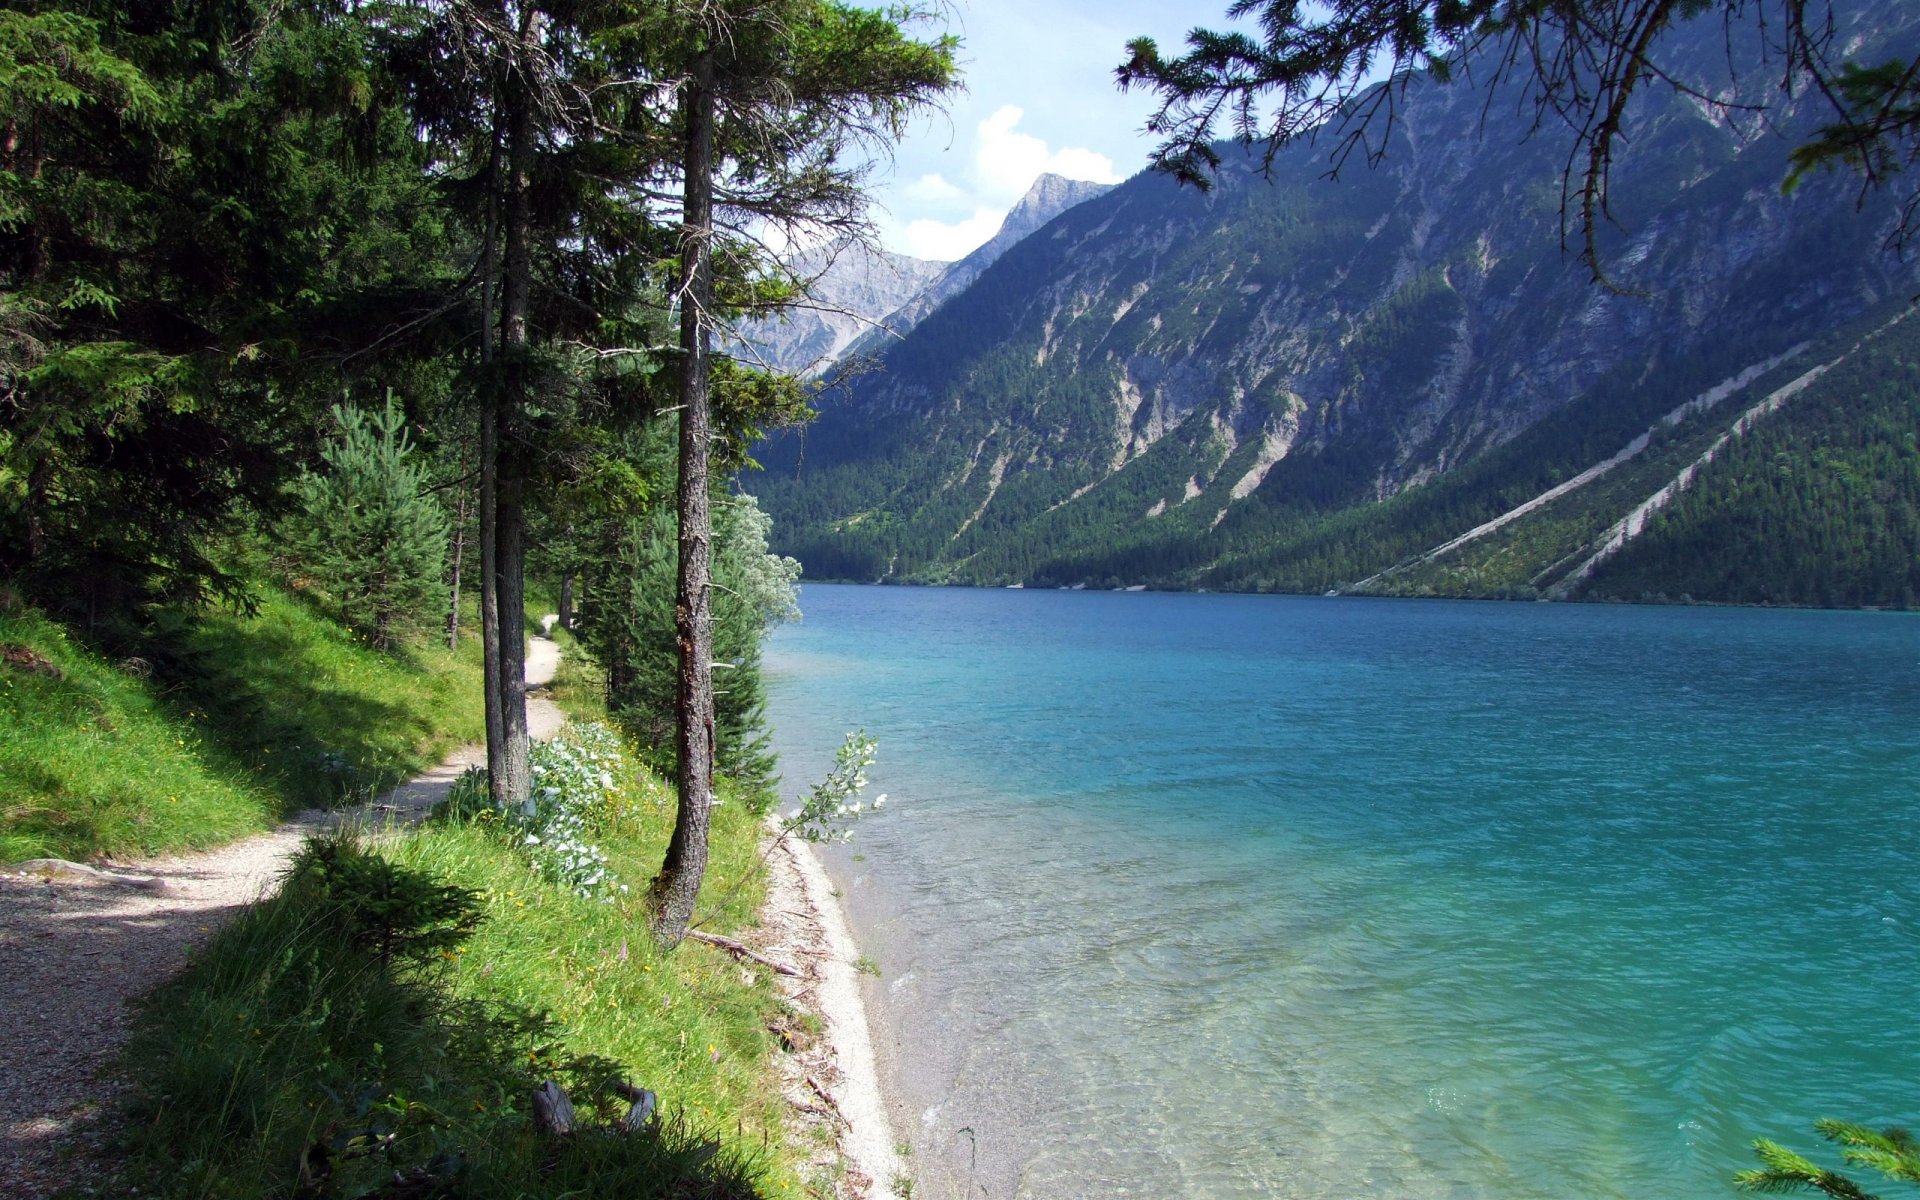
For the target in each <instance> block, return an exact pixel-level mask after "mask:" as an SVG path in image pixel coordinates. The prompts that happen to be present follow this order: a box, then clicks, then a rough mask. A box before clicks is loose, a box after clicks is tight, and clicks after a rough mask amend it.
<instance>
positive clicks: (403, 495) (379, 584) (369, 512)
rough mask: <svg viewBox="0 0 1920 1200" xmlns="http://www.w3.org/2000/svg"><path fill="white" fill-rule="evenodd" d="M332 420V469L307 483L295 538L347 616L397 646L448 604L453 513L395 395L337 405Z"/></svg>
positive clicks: (379, 641)
mask: <svg viewBox="0 0 1920 1200" xmlns="http://www.w3.org/2000/svg"><path fill="white" fill-rule="evenodd" d="M333 417H334V421H335V422H336V424H337V425H338V427H339V428H338V432H337V433H336V434H335V435H334V436H333V437H332V438H330V439H329V440H328V441H327V443H326V445H325V446H324V447H322V449H321V452H320V453H321V457H323V458H324V459H325V460H326V462H327V465H328V467H329V468H331V469H330V470H328V471H327V472H326V473H325V474H317V475H316V474H309V475H307V476H305V477H304V478H302V479H301V480H300V483H299V492H300V497H301V500H302V502H303V508H302V512H301V514H300V516H299V517H298V518H297V519H296V520H295V522H294V525H295V528H294V530H293V541H294V544H295V545H296V546H297V547H298V548H299V555H300V558H301V560H302V562H303V564H304V565H305V567H306V568H307V569H308V570H309V571H311V572H312V573H313V575H314V576H315V578H316V579H318V581H319V582H320V584H321V586H322V587H323V588H324V589H325V590H326V592H327V594H328V595H329V596H330V597H331V598H332V599H333V601H334V602H335V603H336V604H338V605H339V606H340V615H341V619H342V620H343V621H345V622H346V623H347V624H348V625H349V626H351V627H353V628H355V629H358V630H360V631H361V632H363V633H365V634H366V635H367V637H368V638H369V639H370V640H371V641H372V643H373V645H374V646H376V647H378V648H380V649H390V648H392V647H393V646H395V645H397V644H398V643H399V642H401V641H402V640H404V638H405V637H406V635H407V634H408V633H410V632H412V631H414V630H416V629H418V628H420V627H422V626H424V625H425V624H427V623H428V622H429V621H431V620H432V619H433V618H434V617H435V616H437V615H438V614H439V613H440V611H441V606H442V605H444V604H445V602H446V585H445V582H444V580H443V578H442V575H443V572H444V570H445V565H446V558H447V515H446V513H445V512H444V511H443V510H442V509H441V507H440V505H439V504H438V503H436V502H435V501H434V500H433V498H432V497H431V496H429V495H427V494H426V492H425V487H426V484H427V468H426V466H425V465H424V464H423V463H421V462H419V461H417V460H416V459H415V458H414V456H413V453H412V445H411V444H410V441H409V439H408V437H407V430H406V417H405V415H404V414H403V413H402V412H401V411H400V408H399V406H398V405H396V404H395V403H394V400H393V396H392V395H391V394H389V395H388V396H387V402H386V405H385V407H384V408H381V409H379V410H376V411H371V412H370V411H366V410H363V409H361V408H359V407H358V406H356V405H354V404H351V403H348V404H340V405H336V406H335V407H334V410H333Z"/></svg>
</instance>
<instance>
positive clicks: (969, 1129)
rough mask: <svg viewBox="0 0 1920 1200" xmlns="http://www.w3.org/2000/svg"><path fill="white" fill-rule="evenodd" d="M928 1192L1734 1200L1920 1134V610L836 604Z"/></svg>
mask: <svg viewBox="0 0 1920 1200" xmlns="http://www.w3.org/2000/svg"><path fill="white" fill-rule="evenodd" d="M802 607H803V609H804V610H805V612H806V614H807V615H806V619H805V620H804V621H803V622H802V623H800V624H798V625H795V626H791V627H788V628H785V629H782V630H781V631H779V632H778V633H777V634H776V635H775V637H774V639H773V641H772V642H771V644H770V645H769V647H768V654H767V665H768V668H769V671H768V675H769V683H770V690H771V693H772V712H773V718H774V722H775V726H776V743H777V745H778V747H779V749H780V752H781V756H782V763H783V768H784V771H785V774H786V776H787V780H788V784H789V791H797V790H798V789H799V787H800V786H801V785H803V784H804V783H805V782H806V781H808V780H811V779H815V778H818V777H819V776H820V775H821V774H822V773H823V772H824V769H825V766H826V764H827V762H828V760H829V759H830V756H831V753H832V750H833V748H834V747H835V746H836V745H837V744H838V743H839V740H840V738H841V735H842V734H843V733H844V731H845V730H847V729H849V728H852V727H855V726H863V727H865V728H866V729H867V730H868V731H869V732H871V733H874V734H876V735H877V736H878V737H879V739H880V747H881V751H880V752H881V761H880V763H879V764H878V765H877V766H876V768H875V769H874V771H873V779H874V790H875V791H884V792H887V793H888V794H889V796H890V799H889V802H888V807H887V808H886V809H885V810H884V812H883V814H881V815H880V816H878V817H877V818H874V819H869V820H867V821H866V822H864V823H863V824H862V825H861V827H860V830H859V836H858V842H857V845H856V847H855V848H856V849H857V850H858V851H859V853H860V857H859V858H855V857H853V856H851V855H842V856H840V857H839V859H838V861H837V862H836V863H835V864H834V865H835V866H836V868H837V874H838V875H839V878H840V879H841V880H842V886H843V888H844V889H845V892H846V896H847V899H848V903H849V906H850V908H851V909H852V911H853V915H854V919H855V924H856V928H857V929H858V931H859V933H860V935H861V938H862V942H863V946H864V947H865V948H866V949H867V950H868V951H869V953H871V954H872V956H873V957H874V958H875V959H877V960H878V962H879V963H880V964H881V966H882V969H883V971H884V977H883V980H882V982H881V985H880V986H879V988H878V989H876V990H877V991H878V992H879V994H880V995H881V996H883V997H884V1000H883V1009H882V1012H881V1013H880V1014H879V1015H880V1016H881V1018H882V1020H883V1022H884V1024H885V1026H886V1030H885V1031H884V1032H883V1033H882V1035H881V1040H882V1042H883V1043H884V1044H886V1045H890V1046H891V1047H893V1062H892V1064H891V1073H892V1076H893V1078H892V1082H893V1083H894V1084H895V1085H896V1090H897V1091H898V1093H899V1094H900V1096H901V1098H902V1101H903V1103H904V1107H905V1117H906V1120H905V1121H904V1122H902V1124H903V1125H905V1126H908V1127H910V1128H907V1129H905V1130H903V1132H907V1133H910V1134H911V1136H912V1140H913V1142H914V1144H915V1159H914V1162H915V1167H916V1170H917V1171H918V1172H919V1173H920V1174H921V1176H922V1179H921V1183H922V1186H923V1188H926V1189H927V1190H929V1191H930V1192H931V1193H932V1194H934V1195H941V1194H946V1193H951V1194H962V1193H964V1194H969V1195H972V1196H995V1197H1006V1196H1021V1197H1047V1198H1052V1197H1096V1196H1151V1197H1174V1196H1190V1197H1208V1198H1211V1197H1228V1196H1291V1197H1323V1196H1336V1195H1338V1196H1383V1197H1384V1196H1391V1197H1463V1198H1464V1197H1532V1196H1541V1197H1546V1196H1554V1197H1560V1196H1571V1195H1578V1196H1582V1197H1591V1196H1626V1197H1636V1198H1637V1197H1648V1198H1653V1197H1660V1198H1662V1200H1666V1198H1671V1197H1692V1196H1701V1197H1706V1196H1718V1197H1725V1196H1730V1195H1732V1194H1733V1193H1732V1192H1731V1189H1730V1188H1729V1187H1728V1185H1727V1184H1726V1179H1727V1176H1728V1174H1729V1173H1730V1172H1732V1171H1733V1170H1735V1169H1738V1168H1740V1167H1743V1166H1746V1165H1748V1163H1749V1158H1750V1156H1749V1154H1748V1151H1747V1149H1746V1147H1747V1143H1748V1142H1749V1141H1750V1140H1751V1139H1752V1138H1753V1137H1754V1136H1756V1135H1767V1136H1773V1137H1775V1138H1777V1139H1780V1140H1783V1141H1787V1142H1789V1144H1796V1145H1799V1146H1802V1147H1803V1148H1804V1147H1809V1146H1811V1145H1812V1144H1813V1143H1815V1142H1816V1140H1817V1139H1816V1138H1815V1137H1814V1136H1813V1135H1812V1133H1811V1131H1810V1129H1809V1125H1810V1122H1811V1121H1812V1119H1813V1118H1815V1117H1818V1116H1825V1115H1835V1116H1846V1117H1850V1118H1855V1119H1862V1120H1867V1121H1873V1122H1890V1121H1896V1120H1897V1121H1906V1122H1914V1121H1920V1069H1917V1068H1920V1037H1916V1036H1915V1034H1916V1029H1917V1027H1920V1003H1916V1002H1917V1001H1920V995H1917V994H1916V992H1917V991H1920V969H1917V968H1920V871H1916V869H1915V868H1916V861H1915V860H1916V856H1917V854H1920V851H1916V838H1915V831H1916V828H1920V823H1917V822H1916V817H1920V782H1917V781H1920V621H1916V620H1915V619H1913V618H1911V617H1907V616H1904V615H1895V614H1848V613H1808V612H1764V611H1752V610H1730V609H1660V608H1612V607H1597V606H1571V605H1511V604H1506V605H1503V604H1456V603H1445V602H1397V601H1365V600H1330V599H1315V598H1287V597H1238V596H1190V595H1165V594H1109V593H1064V592H1039V591H1031V592H1018V591H968V590H945V589H905V588H854V587H827V586H818V585H815V586H809V587H807V588H805V589H804V591H803V595H802Z"/></svg>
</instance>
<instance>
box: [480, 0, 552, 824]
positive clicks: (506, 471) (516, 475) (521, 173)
mask: <svg viewBox="0 0 1920 1200" xmlns="http://www.w3.org/2000/svg"><path fill="white" fill-rule="evenodd" d="M539 39H540V17H539V14H537V13H536V14H531V15H529V17H528V18H527V23H526V26H525V27H524V29H523V30H522V32H521V37H520V41H521V46H522V47H523V48H527V47H531V46H533V45H534V44H536V43H537V42H538V41H539ZM506 100H507V105H506V109H507V206H506V222H505V229H504V234H505V238H504V242H505V249H506V272H505V274H504V276H503V277H502V279H501V288H500V350H501V364H500V365H501V367H502V368H503V370H502V376H501V384H502V388H501V416H502V418H503V419H502V420H501V422H500V429H499V439H500V441H499V446H498V447H497V448H496V449H497V455H498V461H499V477H498V487H497V492H496V506H497V507H496V509H495V512H494V521H495V532H494V539H495V546H494V560H495V571H496V573H497V575H498V583H497V585H496V586H497V587H498V589H499V593H500V613H499V619H500V732H501V736H502V753H501V756H500V758H501V762H500V772H501V774H500V777H499V778H500V782H499V784H498V785H496V788H495V791H494V795H495V798H496V799H505V800H506V801H507V802H509V803H516V804H517V803H520V802H522V801H524V800H526V798H527V796H528V794H529V793H530V791H531V787H532V776H531V775H530V774H529V772H528V766H529V763H528V751H529V749H530V747H529V746H528V740H527V627H526V607H527V606H526V565H527V560H526V532H527V512H526V485H527V471H526V458H527V455H526V449H525V439H526V429H525V427H524V426H525V417H526V411H527V365H528V364H527V297H528V294H529V293H530V291H531V289H532V283H533V254H532V245H531V239H532V232H533V204H532V196H531V184H532V178H531V177H532V174H533V137H534V132H533V108H532V97H531V96H530V95H528V93H527V89H526V83H525V81H524V79H522V78H521V77H519V76H515V77H513V78H512V80H511V81H510V82H509V84H508V88H507V97H506ZM489 758H491V755H490V756H489Z"/></svg>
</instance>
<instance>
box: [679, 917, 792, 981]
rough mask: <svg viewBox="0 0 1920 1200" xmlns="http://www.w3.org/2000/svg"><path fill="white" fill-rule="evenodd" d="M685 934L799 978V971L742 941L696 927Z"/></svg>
mask: <svg viewBox="0 0 1920 1200" xmlns="http://www.w3.org/2000/svg"><path fill="white" fill-rule="evenodd" d="M687 936H688V937H690V938H692V939H693V940H694V941H696V942H705V943H706V944H707V945H709V946H718V947H720V948H721V949H722V950H725V951H726V952H727V953H728V954H731V955H733V956H734V957H735V958H746V959H752V960H753V961H754V962H757V963H759V964H760V965H761V966H763V967H765V968H767V970H769V971H773V972H776V973H778V974H781V975H790V976H792V977H793V978H795V979H798V978H800V972H799V971H796V970H794V969H793V968H792V967H790V966H788V965H787V964H785V963H781V962H775V961H773V960H772V959H770V958H768V957H767V956H766V955H764V954H759V953H757V952H755V951H754V950H753V949H751V948H750V947H748V946H747V945H745V944H744V943H741V942H736V941H734V940H733V939H732V938H730V937H721V936H720V935H719V934H717V933H704V932H702V931H701V930H698V929H689V930H687Z"/></svg>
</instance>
